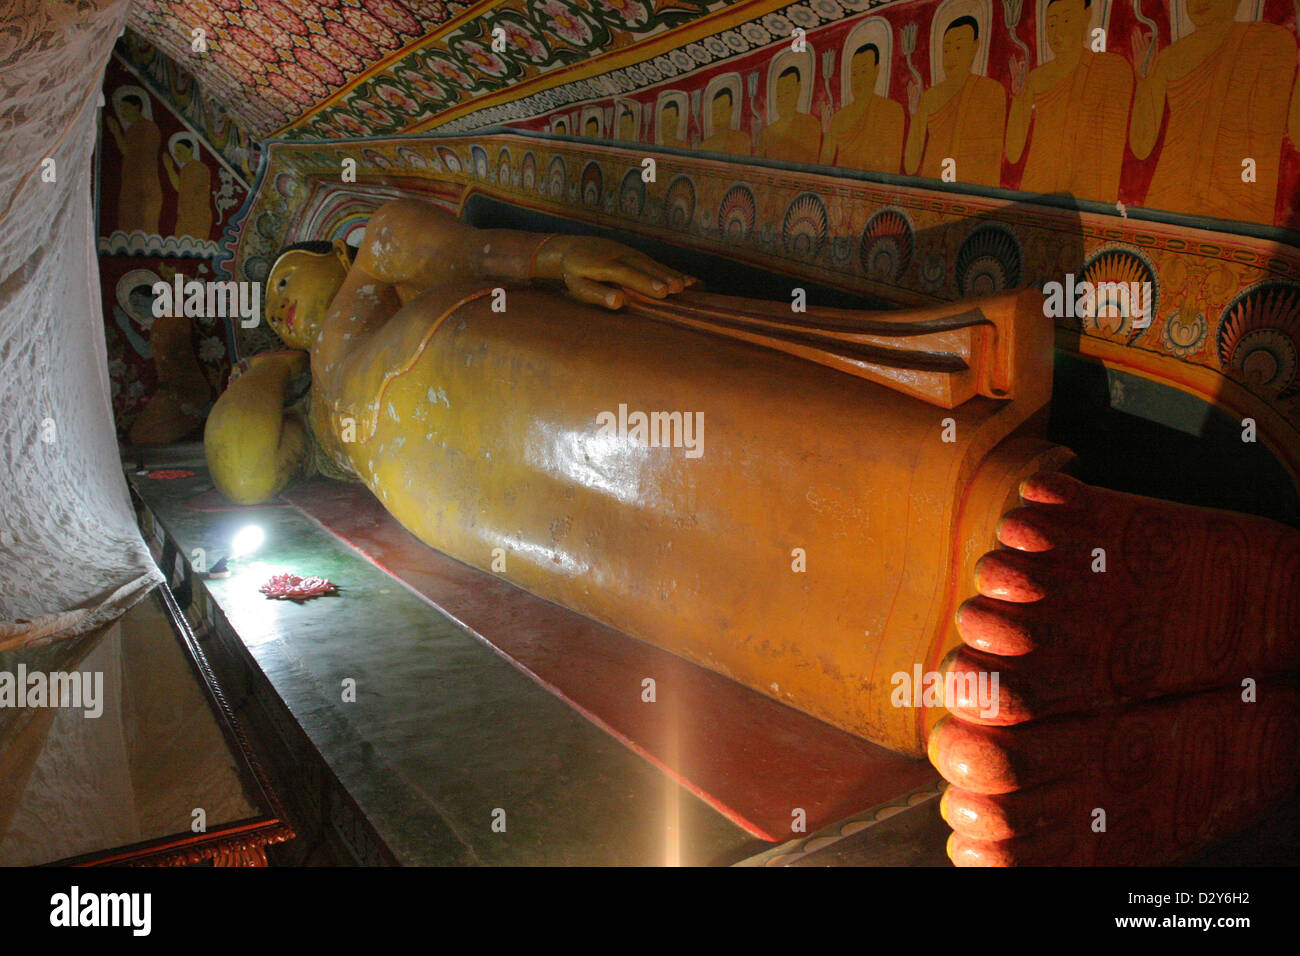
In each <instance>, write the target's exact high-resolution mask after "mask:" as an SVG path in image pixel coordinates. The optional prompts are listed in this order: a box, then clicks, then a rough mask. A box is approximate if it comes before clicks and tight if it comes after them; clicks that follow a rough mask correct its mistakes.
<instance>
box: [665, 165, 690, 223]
mask: <svg viewBox="0 0 1300 956" xmlns="http://www.w3.org/2000/svg"><path fill="white" fill-rule="evenodd" d="M694 217H695V184H694V183H693V182H691V180H690V177H688V176H677V177H675V178H674V179H673V181H672V182H670V183H669V184H668V191H667V192H666V193H664V220H665V221H666V222H667V223H668V226H669V228H671V229H685V228H687V227H688V226H689V225H690V224H691V220H692V219H693V218H694Z"/></svg>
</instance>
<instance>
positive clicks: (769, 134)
mask: <svg viewBox="0 0 1300 956" xmlns="http://www.w3.org/2000/svg"><path fill="white" fill-rule="evenodd" d="M821 150H822V124H821V122H820V121H819V120H818V119H817V117H815V116H813V115H812V114H811V113H795V114H794V116H793V117H791V119H790V122H789V124H788V125H787V124H786V123H785V122H784V121H783V120H777V121H776V123H773V124H772V125H771V126H765V127H763V132H762V133H760V134H759V137H758V155H759V156H763V157H765V158H767V159H784V160H785V161H786V162H790V163H815V162H817V159H818V157H819V156H820V155H821Z"/></svg>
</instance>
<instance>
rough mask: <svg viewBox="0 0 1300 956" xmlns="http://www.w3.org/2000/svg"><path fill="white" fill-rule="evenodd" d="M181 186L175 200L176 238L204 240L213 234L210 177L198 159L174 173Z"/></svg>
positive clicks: (192, 160)
mask: <svg viewBox="0 0 1300 956" xmlns="http://www.w3.org/2000/svg"><path fill="white" fill-rule="evenodd" d="M177 179H179V180H180V185H179V186H178V187H177V190H176V192H177V196H176V230H175V234H176V235H178V236H193V237H194V238H195V239H207V238H209V233H211V232H212V173H210V172H209V171H208V167H207V166H205V165H203V163H201V162H200V161H199V160H197V159H191V160H190V161H189V162H188V163H186V164H185V165H184V166H182V167H181V168H180V169H179V170H178V171H177Z"/></svg>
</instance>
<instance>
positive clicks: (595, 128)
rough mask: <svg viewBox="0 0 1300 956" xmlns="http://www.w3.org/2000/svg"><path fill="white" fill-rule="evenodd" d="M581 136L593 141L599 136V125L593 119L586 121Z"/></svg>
mask: <svg viewBox="0 0 1300 956" xmlns="http://www.w3.org/2000/svg"><path fill="white" fill-rule="evenodd" d="M582 134H583V135H584V136H586V137H587V138H589V139H595V138H596V137H597V136H599V135H600V124H599V123H597V122H596V119H595V117H592V118H591V119H589V120H587V126H586V128H585V129H583V131H582Z"/></svg>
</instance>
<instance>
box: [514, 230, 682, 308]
mask: <svg viewBox="0 0 1300 956" xmlns="http://www.w3.org/2000/svg"><path fill="white" fill-rule="evenodd" d="M536 274H537V275H538V276H540V277H542V278H551V279H562V280H563V281H564V284H565V286H567V287H568V289H569V292H570V293H571V294H572V295H573V296H574V298H576V299H579V300H580V301H582V302H587V303H590V304H591V305H599V306H603V307H605V308H607V309H619V308H622V307H623V303H624V301H625V299H626V296H625V294H624V293H625V291H633V292H640V293H641V294H642V295H648V296H651V297H653V298H656V299H662V298H664V297H665V296H668V295H670V294H672V293H675V292H681V291H682V290H683V289H685V288H686V287H687V286H688V285H691V284H692V283H693V282H695V279H694V278H693V277H691V276H686V275H682V274H681V273H680V272H677V271H676V270H675V269H669V268H668V267H667V266H663V265H660V264H659V263H657V262H655V261H654V260H653V259H651V258H650V257H649V256H647V255H644V254H643V253H640V252H637V251H636V250H635V249H629V248H628V247H627V246H625V245H623V244H622V243H618V242H614V241H612V240H610V239H599V238H596V237H593V236H556V237H554V238H553V239H550V240H548V241H547V242H546V244H545V245H544V246H542V247H541V249H540V250H539V251H538V254H537V267H536Z"/></svg>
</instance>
